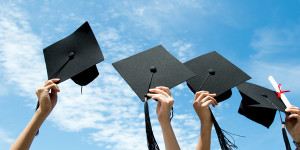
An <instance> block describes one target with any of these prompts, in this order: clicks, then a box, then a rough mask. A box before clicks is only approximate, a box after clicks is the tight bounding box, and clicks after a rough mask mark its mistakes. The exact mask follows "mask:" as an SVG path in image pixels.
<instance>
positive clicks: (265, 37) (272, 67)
mask: <svg viewBox="0 0 300 150" xmlns="http://www.w3.org/2000/svg"><path fill="white" fill-rule="evenodd" d="M299 40H300V25H290V26H289V27H285V28H274V27H265V28H262V29H258V30H256V31H255V33H254V38H253V40H252V42H251V44H250V45H251V46H252V48H253V49H254V50H255V52H256V53H255V54H254V55H253V56H252V57H251V59H250V62H249V67H248V69H249V71H250V72H249V73H250V75H251V76H252V77H253V79H252V80H253V81H252V82H254V83H256V84H259V85H262V86H265V87H268V88H270V89H273V87H272V86H271V84H270V83H269V81H268V76H270V75H272V76H274V78H275V79H276V80H277V81H278V82H279V83H282V84H284V87H285V88H288V89H292V91H293V94H292V95H299V91H300V88H299V86H298V85H299V84H300V82H299V80H298V79H299V76H300V65H299V62H300V59H299V58H297V56H298V55H296V54H298V53H299V52H300V44H299ZM283 56H285V57H283ZM279 83H278V84H279Z"/></svg>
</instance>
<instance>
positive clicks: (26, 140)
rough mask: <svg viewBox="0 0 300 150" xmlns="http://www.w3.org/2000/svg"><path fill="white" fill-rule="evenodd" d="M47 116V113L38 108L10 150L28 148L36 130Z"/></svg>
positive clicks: (24, 149) (26, 149) (25, 149)
mask: <svg viewBox="0 0 300 150" xmlns="http://www.w3.org/2000/svg"><path fill="white" fill-rule="evenodd" d="M47 116H48V115H46V114H42V113H41V112H40V111H39V109H38V111H36V113H35V114H34V115H33V117H32V119H31V121H30V122H29V123H28V125H27V126H26V128H25V129H24V130H23V132H22V133H21V134H20V135H19V137H18V138H17V139H16V141H15V142H14V144H13V145H12V146H11V148H10V150H28V149H29V148H30V146H31V143H32V141H33V139H34V137H35V135H36V133H37V131H38V130H39V128H40V127H41V125H42V124H43V122H44V121H45V119H46V118H47Z"/></svg>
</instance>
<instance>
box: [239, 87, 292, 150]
mask: <svg viewBox="0 0 300 150" xmlns="http://www.w3.org/2000/svg"><path fill="white" fill-rule="evenodd" d="M237 87H238V90H239V92H240V94H241V96H242V101H241V104H240V108H239V111H238V112H239V114H241V115H243V116H245V117H247V118H248V119H250V120H252V121H255V122H257V123H259V124H261V125H263V126H265V127H267V128H269V127H270V126H271V124H272V123H273V121H274V118H275V115H276V112H277V110H278V111H280V112H285V109H286V106H285V104H284V103H283V102H282V100H281V99H280V98H278V96H277V94H276V92H275V91H272V90H270V89H267V88H264V87H262V86H258V85H255V84H252V83H248V82H245V83H243V84H240V85H238V86H237ZM280 112H279V114H280ZM280 119H281V122H282V134H283V138H284V142H285V146H286V149H287V150H290V149H291V148H290V145H289V141H288V138H287V134H286V131H285V123H284V122H283V121H282V118H281V114H280Z"/></svg>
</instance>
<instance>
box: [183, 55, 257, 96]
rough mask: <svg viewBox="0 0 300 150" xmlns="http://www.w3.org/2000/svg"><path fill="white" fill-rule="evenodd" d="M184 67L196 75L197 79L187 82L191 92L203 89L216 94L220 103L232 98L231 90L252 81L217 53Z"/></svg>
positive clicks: (193, 60) (196, 59)
mask: <svg viewBox="0 0 300 150" xmlns="http://www.w3.org/2000/svg"><path fill="white" fill-rule="evenodd" d="M184 65H186V66H187V67H188V68H189V69H191V70H192V71H193V72H194V73H195V74H196V77H194V78H192V79H189V80H188V81H187V85H188V87H189V88H190V89H191V91H192V92H193V93H196V92H198V91H199V90H200V89H201V90H204V91H209V92H210V93H216V95H217V96H216V100H217V101H218V102H221V101H223V100H226V99H228V98H229V97H230V96H231V88H233V87H235V86H237V85H239V84H241V83H243V82H245V81H247V80H249V79H251V77H250V76H249V75H247V74H246V73H245V72H243V71H242V70H241V69H239V68H238V67H236V66H235V65H234V64H232V63H231V62H230V61H228V60H227V59H226V58H224V57H223V56H221V55H220V54H218V53H217V52H216V51H213V52H210V53H207V54H204V55H201V56H199V57H197V58H194V59H192V60H190V61H187V62H186V63H184Z"/></svg>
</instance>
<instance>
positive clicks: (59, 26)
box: [0, 0, 300, 150]
mask: <svg viewBox="0 0 300 150" xmlns="http://www.w3.org/2000/svg"><path fill="white" fill-rule="evenodd" d="M0 4H1V5H0V67H1V69H0V81H1V85H0V90H1V92H0V120H1V122H0V149H8V148H9V147H10V145H11V144H12V142H13V141H14V140H15V139H16V138H17V136H18V135H19V134H20V133H21V131H22V130H23V129H24V127H25V126H26V124H27V123H28V122H29V120H30V119H31V117H32V115H33V114H34V107H35V105H36V101H37V99H36V96H35V93H34V91H35V90H36V89H37V88H38V87H40V86H41V85H42V84H43V83H44V81H45V80H46V79H47V74H46V68H45V63H44V58H43V54H42V50H43V48H45V47H47V46H49V45H50V44H52V43H54V42H56V41H58V40H60V39H61V38H64V37H65V36H67V35H69V34H71V33H72V32H73V31H74V30H76V29H77V28H78V27H79V26H80V25H81V24H83V23H84V22H85V21H89V23H90V25H91V27H92V29H93V31H94V33H95V36H96V38H97V40H98V43H99V45H100V47H101V49H102V52H103V55H104V57H105V61H104V62H101V63H100V64H98V65H97V67H98V70H99V72H100V76H99V78H97V79H96V80H95V81H93V82H92V83H91V84H89V85H88V86H87V87H84V88H83V91H84V93H83V95H81V94H80V87H79V86H77V85H76V84H75V83H74V82H72V81H71V80H68V81H66V82H63V83H62V84H60V88H61V92H60V93H59V94H60V95H59V101H58V104H57V106H56V108H55V110H54V111H53V112H52V114H51V115H50V116H49V118H48V119H47V120H46V121H45V123H44V124H43V126H42V128H41V129H40V134H39V136H38V137H37V138H36V139H35V141H34V143H33V144H32V147H31V149H33V150H40V149H43V150H52V149H74V150H77V149H78V150H79V149H89V150H93V149H103V150H109V149H122V150H124V149H125V150H126V149H146V136H145V129H144V116H143V103H142V102H140V100H139V99H138V97H137V96H135V94H134V93H133V91H132V90H131V89H130V87H129V86H128V85H127V84H126V83H125V81H124V80H123V79H122V78H121V77H120V76H119V74H118V73H117V72H116V71H115V70H114V68H113V67H112V65H111V63H113V62H115V61H117V60H120V59H122V58H125V57H128V56H131V55H133V54H136V53H138V52H141V51H144V50H146V49H149V48H152V47H154V46H157V45H160V44H162V45H163V46H164V47H165V48H166V49H167V50H168V51H169V52H170V53H171V54H173V55H174V56H175V57H177V58H178V59H179V60H180V61H182V62H185V61H187V60H189V59H192V58H194V57H196V56H199V55H202V54H205V53H207V52H210V51H214V50H215V51H217V52H219V53H220V54H221V55H223V56H224V57H226V58H227V59H229V60H230V61H231V62H233V63H234V64H236V65H237V66H238V67H240V68H241V69H242V70H244V71H245V72H247V73H248V74H249V75H250V76H252V79H251V80H250V82H252V83H255V84H259V85H262V86H265V87H267V88H270V89H272V86H271V84H270V83H269V82H268V80H267V77H268V76H269V75H273V76H274V78H275V79H276V80H277V81H278V82H279V83H282V84H283V89H284V90H287V89H288V90H291V92H290V93H288V94H287V97H288V98H289V100H290V101H291V103H292V104H293V105H296V106H300V102H299V98H298V97H299V96H300V94H299V92H300V86H299V85H300V80H299V77H300V53H299V52H300V51H299V49H300V42H299V40H300V11H299V10H300V1H299V0H294V1H279V0H273V1H272V2H271V3H270V1H266V0H265V1H262V0H253V1H238V0H231V1H226V2H225V1H217V0H211V1H204V0H198V1H196V0H185V1H180V0H174V1H172V2H170V1H134V0H124V1H116V0H112V1H101V0H98V1H96V0H95V1H84V0H81V1H80V0H78V1H76V2H75V1H71V0H65V1H58V0H52V1H34V0H26V1H23V0H18V1H3V0H0ZM172 93H173V95H174V98H175V103H174V108H175V112H174V113H175V114H174V118H173V120H172V125H173V127H174V130H175V134H176V136H177V139H178V142H179V144H180V146H181V148H182V149H187V150H190V149H195V147H196V144H197V140H198V136H199V132H200V131H199V128H200V123H199V119H198V118H197V116H196V114H195V112H194V110H193V107H192V101H193V97H194V96H193V94H192V92H190V91H189V89H188V88H187V86H186V84H185V83H183V84H181V85H179V86H177V87H175V88H174V89H172ZM240 101H241V96H240V95H239V93H238V91H237V89H236V88H234V89H233V96H232V97H231V98H230V99H229V100H227V101H225V102H222V103H221V104H220V106H218V107H217V108H213V111H214V114H215V116H216V117H217V119H218V121H219V124H220V125H221V127H222V128H223V129H225V130H228V131H230V132H233V133H236V134H240V135H244V136H246V137H245V138H240V137H236V138H235V140H236V144H237V145H238V146H239V148H240V149H242V150H252V149H284V143H283V140H282V135H281V124H280V121H279V116H278V114H277V116H276V118H275V121H274V123H273V125H272V126H271V127H270V129H267V128H265V127H263V126H261V125H259V124H256V123H254V122H252V121H250V120H248V119H247V118H245V117H243V116H241V115H239V114H238V113H237V111H238V107H239V104H240ZM155 106H156V104H155V102H153V101H151V102H150V113H151V121H152V124H153V129H154V134H155V137H156V139H157V140H158V143H159V145H160V148H161V149H164V146H163V138H162V134H161V131H160V127H159V124H158V121H157V118H156V115H155V111H154V110H155ZM292 146H293V145H292ZM293 147H294V146H293ZM217 149H219V143H218V141H217V138H216V135H215V133H214V131H213V135H212V150H217Z"/></svg>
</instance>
